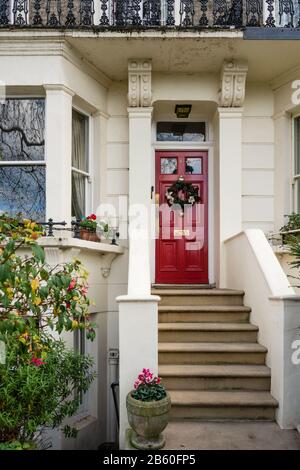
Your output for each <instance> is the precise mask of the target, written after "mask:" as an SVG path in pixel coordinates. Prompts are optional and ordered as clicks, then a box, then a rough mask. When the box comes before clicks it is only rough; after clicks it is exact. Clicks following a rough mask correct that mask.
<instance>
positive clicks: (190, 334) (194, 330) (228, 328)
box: [158, 323, 258, 343]
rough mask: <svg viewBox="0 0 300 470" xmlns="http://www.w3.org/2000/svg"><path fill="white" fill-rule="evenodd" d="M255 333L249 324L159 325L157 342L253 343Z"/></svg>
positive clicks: (256, 329)
mask: <svg viewBox="0 0 300 470" xmlns="http://www.w3.org/2000/svg"><path fill="white" fill-rule="evenodd" d="M257 331H258V328H257V326H255V325H251V324H250V323H159V324H158V341H159V342H166V343H167V342H179V343H180V342H182V343H185V342H195V341H196V342H201V341H204V342H222V343H227V342H238V343H242V342H249V343H255V342H256V341H257Z"/></svg>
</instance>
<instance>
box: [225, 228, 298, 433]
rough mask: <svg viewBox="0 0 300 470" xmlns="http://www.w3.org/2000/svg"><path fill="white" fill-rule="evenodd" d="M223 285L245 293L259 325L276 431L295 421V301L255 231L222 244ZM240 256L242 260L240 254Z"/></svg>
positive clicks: (296, 336) (280, 269) (289, 288)
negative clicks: (275, 405) (275, 402)
mask: <svg viewBox="0 0 300 470" xmlns="http://www.w3.org/2000/svg"><path fill="white" fill-rule="evenodd" d="M225 249H226V287H228V288H235V289H241V290H243V291H244V292H245V298H244V301H245V305H249V306H250V307H251V309H252V311H251V317H250V320H251V323H253V324H255V325H257V326H258V327H259V335H258V341H259V343H261V344H262V345H264V346H266V347H267V349H268V353H267V365H268V366H269V367H270V368H271V393H272V395H273V396H274V397H275V398H276V399H277V400H278V402H279V408H278V411H277V421H278V423H279V425H280V426H281V427H282V428H296V427H297V426H298V425H299V423H300V396H299V393H298V390H299V387H300V367H299V365H298V364H294V363H293V362H292V353H293V351H294V350H293V348H292V346H293V342H294V341H295V340H297V339H298V338H299V331H300V317H299V302H300V297H299V296H297V295H295V293H294V291H293V289H292V287H291V285H290V283H289V281H288V279H287V277H286V275H285V273H284V271H283V270H282V268H281V266H280V264H279V262H278V260H277V258H276V256H275V254H274V253H273V250H272V248H271V246H270V245H269V243H268V241H267V239H266V237H265V236H264V234H263V232H262V231H261V230H257V229H248V230H246V231H245V232H242V233H240V234H238V235H236V236H235V237H232V238H231V239H229V240H227V241H226V242H225ZM241 254H242V256H241Z"/></svg>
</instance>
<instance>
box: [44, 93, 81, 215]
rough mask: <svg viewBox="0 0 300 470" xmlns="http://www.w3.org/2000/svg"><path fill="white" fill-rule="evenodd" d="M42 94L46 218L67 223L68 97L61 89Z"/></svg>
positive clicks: (69, 183) (69, 164) (69, 184)
mask: <svg viewBox="0 0 300 470" xmlns="http://www.w3.org/2000/svg"><path fill="white" fill-rule="evenodd" d="M44 88H45V90H46V138H45V157H46V195H47V197H46V217H47V219H48V218H52V219H54V221H63V220H65V221H66V222H67V223H68V224H70V221H71V196H72V175H71V168H72V97H73V96H74V93H73V92H72V91H71V90H70V89H69V88H67V87H65V86H63V85H44Z"/></svg>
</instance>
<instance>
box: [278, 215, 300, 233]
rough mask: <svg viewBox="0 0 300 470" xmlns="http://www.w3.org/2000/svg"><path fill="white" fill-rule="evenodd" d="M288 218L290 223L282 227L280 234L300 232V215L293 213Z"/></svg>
mask: <svg viewBox="0 0 300 470" xmlns="http://www.w3.org/2000/svg"><path fill="white" fill-rule="evenodd" d="M286 217H287V218H288V222H287V223H286V224H285V225H283V227H281V229H280V232H290V231H291V230H298V229H299V230H300V214H297V213H296V212H292V214H289V215H287V216H286Z"/></svg>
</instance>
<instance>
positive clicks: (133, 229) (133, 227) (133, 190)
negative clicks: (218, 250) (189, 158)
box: [128, 107, 152, 297]
mask: <svg viewBox="0 0 300 470" xmlns="http://www.w3.org/2000/svg"><path fill="white" fill-rule="evenodd" d="M128 116H129V269H128V295H130V296H137V297H141V296H145V295H146V296H149V295H150V287H151V286H150V283H151V281H150V235H149V234H150V203H151V200H150V191H151V158H152V149H151V116H152V108H141V107H140V108H128Z"/></svg>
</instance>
